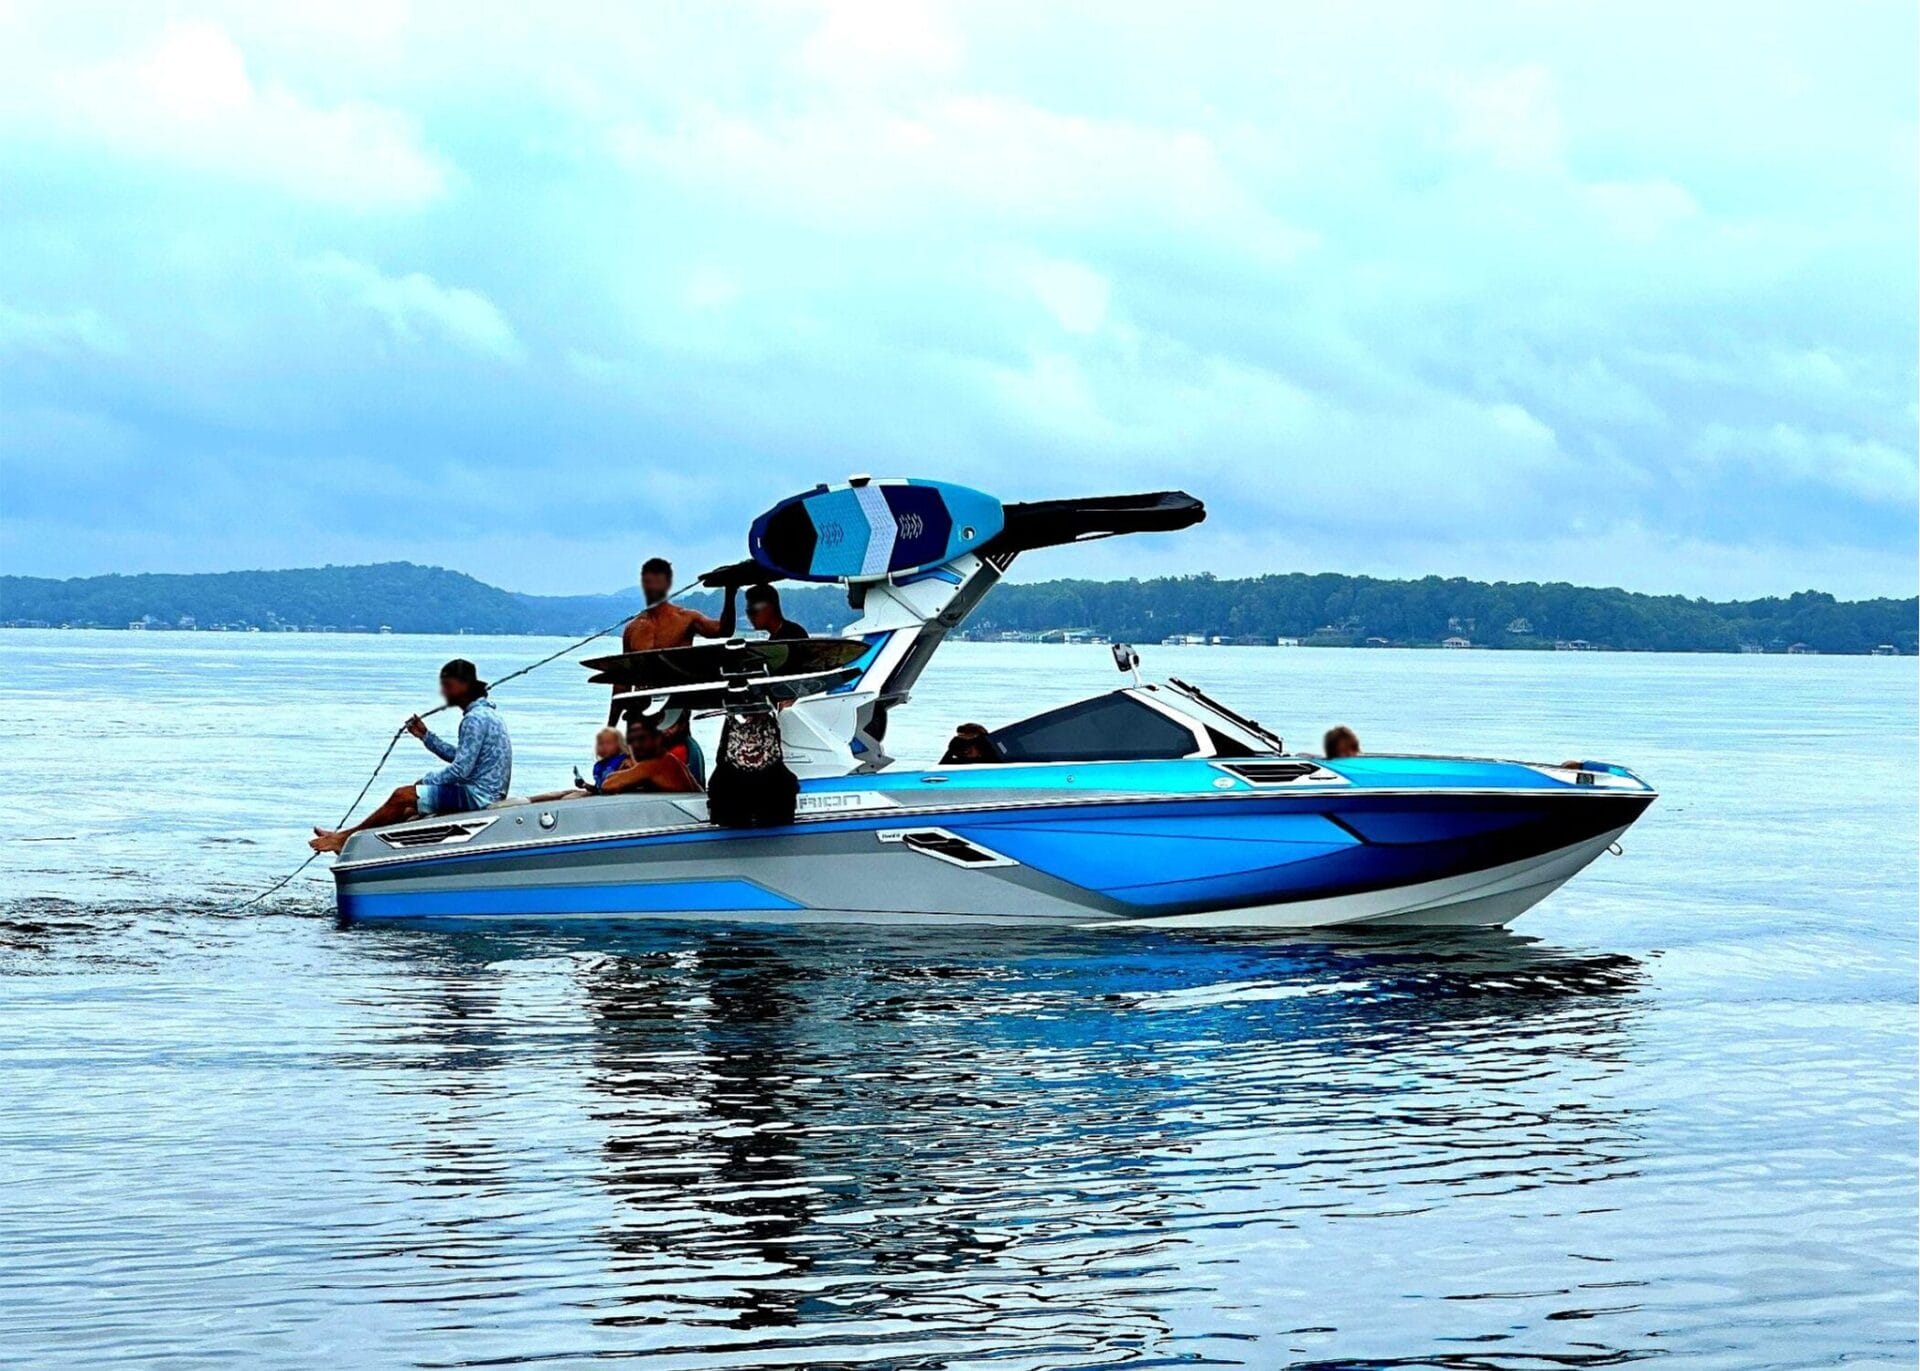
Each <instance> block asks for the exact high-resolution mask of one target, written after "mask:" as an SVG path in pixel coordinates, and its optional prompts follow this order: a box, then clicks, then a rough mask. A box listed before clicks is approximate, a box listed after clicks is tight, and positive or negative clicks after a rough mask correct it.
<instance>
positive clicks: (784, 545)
mask: <svg viewBox="0 0 1920 1371" xmlns="http://www.w3.org/2000/svg"><path fill="white" fill-rule="evenodd" d="M1005 522H1006V516H1005V513H1004V511H1003V509H1002V507H1001V504H1000V502H999V501H998V500H996V499H994V498H993V496H991V495H987V494H984V493H983V492H981V491H977V490H972V489H970V488H968V487H966V486H958V485H953V484H950V483H949V482H946V481H920V480H904V479H892V480H875V479H873V478H871V477H865V476H856V477H854V478H853V479H852V480H851V481H849V482H848V483H847V484H845V485H838V486H818V487H816V488H814V489H813V490H810V491H808V492H806V493H805V494H804V495H794V496H791V497H789V498H787V499H785V500H782V501H781V502H780V503H779V504H777V505H775V506H774V507H773V508H772V509H770V510H768V511H767V512H766V513H765V514H762V515H761V516H760V517H759V518H758V519H755V520H754V521H753V528H752V530H751V531H750V532H749V533H748V535H747V548H748V551H750V552H751V553H752V554H753V559H754V560H755V561H756V562H758V563H760V565H762V566H764V567H766V568H767V569H768V570H769V571H770V572H773V573H774V574H776V575H780V576H786V577H789V578H791V579H793V580H797V581H878V580H883V579H885V578H886V577H888V576H900V575H907V574H911V573H913V572H917V571H924V570H927V569H928V568H931V567H936V566H939V565H940V564H941V563H942V562H947V561H951V560H952V559H953V558H955V557H958V556H960V555H961V554H962V553H966V552H972V551H975V550H976V549H978V548H980V547H982V546H984V545H985V544H986V543H987V542H988V541H989V540H990V539H992V538H993V537H994V536H995V535H997V534H998V533H999V532H1000V530H1001V529H1002V527H1004V526H1005Z"/></svg>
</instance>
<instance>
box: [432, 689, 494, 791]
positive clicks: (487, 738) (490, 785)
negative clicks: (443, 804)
mask: <svg viewBox="0 0 1920 1371" xmlns="http://www.w3.org/2000/svg"><path fill="white" fill-rule="evenodd" d="M420 741H422V742H423V743H425V744H426V745H427V750H428V751H429V752H431V753H432V754H433V755H434V756H436V757H438V758H439V759H440V760H441V761H443V762H445V763H447V765H446V766H443V767H441V768H440V769H439V770H438V771H429V772H428V773H427V774H426V775H424V776H422V777H421V778H420V783H421V784H422V785H463V786H465V787H466V788H467V790H468V792H469V793H470V794H471V795H472V796H473V799H474V803H475V804H481V805H490V804H492V803H493V802H494V801H495V800H499V799H503V798H505V796H506V793H507V787H508V786H510V785H511V784H513V743H512V742H511V741H510V740H509V739H508V738H507V725H506V722H505V721H504V720H503V719H501V717H500V711H499V710H497V709H495V708H494V707H493V701H492V700H489V699H488V698H487V697H486V696H484V695H483V696H481V697H480V698H479V699H477V700H475V701H474V702H473V703H472V704H470V705H468V706H466V708H465V710H464V711H463V717H462V718H461V720H460V743H459V746H457V747H456V746H454V745H453V744H452V743H449V742H448V741H447V740H446V739H445V738H442V737H441V736H440V735H439V734H438V733H434V732H431V731H429V732H428V734H427V736H426V737H425V738H422V739H421V740H420Z"/></svg>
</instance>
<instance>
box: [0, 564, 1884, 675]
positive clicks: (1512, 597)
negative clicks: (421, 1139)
mask: <svg viewBox="0 0 1920 1371" xmlns="http://www.w3.org/2000/svg"><path fill="white" fill-rule="evenodd" d="M785 594H786V598H787V607H788V612H789V614H790V615H791V616H792V617H794V618H796V619H798V620H800V621H801V622H803V623H805V624H807V625H808V626H809V627H810V628H812V629H813V630H814V631H816V632H829V631H833V630H837V629H838V628H840V627H842V626H843V625H844V624H845V623H847V622H848V621H849V620H850V619H851V618H852V615H851V613H850V612H849V611H848V609H847V606H846V601H845V597H844V596H843V595H842V594H840V593H839V592H837V591H836V590H834V589H833V588H830V587H818V586H797V587H791V588H789V589H787V590H786V592H785ZM706 599H707V600H708V602H709V603H711V596H708V597H706ZM637 603H638V595H637V592H631V591H629V592H626V593H622V594H615V595H579V596H540V595H520V594H515V593H513V592H511V591H506V590H501V589H499V588H497V587H495V586H490V585H487V584H485V583H484V582H482V581H478V580H475V579H474V578H473V577H471V576H467V575H465V574H463V573H460V572H456V571H448V570H445V569H444V568H440V567H423V566H416V565H414V564H412V563H408V562H388V563H382V564H378V565H373V566H353V567H338V566H328V567H315V568H307V569H301V570H290V571H232V572H219V573H211V574H205V575H141V576H92V577H84V578H77V579H72V580H49V579H44V578H39V577H29V576H0V621H3V622H5V623H6V624H9V625H11V626H15V627H49V628H55V627H63V626H71V627H97V628H123V629H124V628H127V627H129V626H130V625H134V624H140V625H143V626H145V627H146V628H149V629H160V628H167V629H179V628H185V627H192V628H195V629H200V630H208V629H218V628H226V629H229V630H240V631H244V630H247V629H259V630H261V631H269V632H271V631H277V630H287V629H303V630H326V629H331V630H334V631H343V632H344V631H360V632H378V631H380V630H382V629H385V630H388V631H391V632H395V633H459V632H463V631H464V632H469V633H551V634H578V633H586V632H589V631H591V630H592V629H595V628H598V627H601V626H602V625H604V624H606V623H609V622H611V621H612V620H614V619H616V618H618V617H619V616H620V615H621V614H623V613H630V612H632V610H633V609H634V608H635V607H637ZM1917 621H1920V600H1916V599H1914V598H1908V599H1899V600H1896V599H1875V600H1854V601H1843V600H1837V599H1835V598H1834V597H1833V596H1831V595H1828V594H1825V593H1823V592H1819V591H1811V590H1809V591H1801V592H1799V593H1797V594H1794V595H1789V596H1785V597H1769V598H1765V599H1758V600H1735V601H1724V602H1716V601H1709V600H1704V599H1689V598H1687V597H1685V596H1679V595H1643V594H1638V593H1635V592H1631V591H1625V590H1618V589H1599V588H1592V587H1584V586H1573V585H1566V584H1562V583H1546V584H1541V583H1535V582H1492V583H1489V582H1484V581H1470V580H1465V579H1460V578H1449V579H1443V578H1441V577H1438V576H1429V577H1425V578H1423V579H1420V580H1412V581H1393V580H1381V579H1377V578H1374V577H1371V576H1345V575H1338V574H1334V573H1331V572H1325V573H1319V574H1306V573H1289V574H1284V575H1271V576H1254V577H1242V578H1226V577H1215V576H1210V575H1200V576H1177V577H1161V578H1156V579H1153V580H1127V581H1042V582H1035V583H1031V584H1010V585H1005V586H1001V587H1000V588H999V589H997V590H996V591H995V592H994V593H993V595H992V596H991V597H989V598H988V599H987V601H986V602H985V603H984V604H983V605H982V606H981V609H980V611H979V613H978V614H977V615H976V616H975V617H974V619H973V620H971V621H970V622H969V624H968V628H969V630H970V631H971V632H972V633H973V634H974V635H975V636H1011V637H1032V636H1037V635H1042V634H1058V633H1060V632H1061V631H1063V630H1080V631H1084V632H1089V633H1092V634H1096V635H1099V636H1101V637H1106V638H1112V639H1125V640H1131V641H1135V642H1158V641H1160V640H1162V639H1164V638H1169V637H1184V636H1188V635H1197V636H1200V637H1203V638H1206V639H1208V640H1214V639H1218V640H1222V641H1243V642H1264V643H1274V642H1276V641H1278V640H1279V639H1282V638H1289V639H1297V640H1298V641H1300V642H1301V643H1303V644H1308V645H1315V644H1325V645H1347V644H1353V645H1362V644H1367V643H1372V644H1374V645H1382V644H1386V645H1395V646H1436V645H1439V644H1441V643H1443V642H1444V641H1446V640H1447V639H1449V638H1453V639H1457V640H1462V641H1465V642H1468V643H1471V644H1472V645H1473V646H1474V647H1494V648H1509V649H1511V648H1541V647H1553V646H1555V645H1556V644H1572V643H1579V644H1581V645H1583V646H1591V647H1594V648H1597V649H1613V650H1618V651H1665V652H1738V651H1741V650H1743V649H1744V650H1747V651H1754V650H1762V651H1787V650H1789V649H1791V648H1794V647H1799V648H1801V649H1803V650H1812V651H1818V652H1823V653H1864V652H1871V651H1873V650H1875V649H1876V648H1878V647H1881V646H1882V645H1883V644H1884V645H1891V646H1893V647H1895V648H1896V649H1897V650H1899V651H1900V652H1902V653H1911V652H1913V651H1914V650H1915V644H1916V637H1917V636H1920V632H1917V630H1920V623H1917ZM1456 645H1458V644H1457V643H1456Z"/></svg>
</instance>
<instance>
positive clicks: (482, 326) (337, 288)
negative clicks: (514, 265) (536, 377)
mask: <svg viewBox="0 0 1920 1371" xmlns="http://www.w3.org/2000/svg"><path fill="white" fill-rule="evenodd" d="M305 273H306V275H307V277H308V279H309V280H311V281H312V282H313V283H314V285H315V287H316V288H317V290H318V292H319V295H320V297H321V298H322V299H323V300H324V301H326V302H328V303H329V304H336V305H345V306H347V307H349V308H351V309H358V310H363V311H365V312H366V313H367V314H369V315H372V316H373V317H375V318H377V319H378V320H379V321H380V322H381V323H382V324H383V325H384V326H385V328H386V332H387V334H388V336H389V337H391V338H392V339H393V340H394V341H395V342H398V343H402V344H407V345H418V344H420V343H423V342H425V341H427V340H429V339H434V338H437V339H440V340H442V341H445V342H448V343H451V344H453V345H454V346H455V347H458V348H461V349H463V350H464V351H466V352H470V353H472V354H474V355H475V356H477V357H487V358H491V359H493V360H495V361H501V362H519V361H522V360H524V358H525V356H526V349H525V348H523V347H522V346H521V345H520V340H519V339H518V338H517V337H516V336H515V335H514V332H513V326H512V325H511V324H509V323H508V322H507V321H506V319H505V317H503V316H502V315H501V313H500V311H499V310H498V309H496V308H495V307H494V304H493V302H492V301H491V300H489V299H487V297H486V296H484V295H482V294H480V293H479V292H478V291H474V290H468V289H466V288H464V287H461V286H443V285H441V284H440V283H439V282H438V281H436V280H434V279H433V278H432V277H431V276H428V275H427V274H425V273H424V272H418V271H414V272H409V273H407V274H406V275H405V276H387V275H384V274H383V273H381V272H380V271H379V270H378V269H377V268H374V267H370V266H368V265H367V264H366V263H364V262H356V261H354V260H353V259H352V258H350V257H345V256H342V255H341V254H340V253H337V252H328V253H322V254H321V255H320V256H318V257H315V258H313V259H312V260H311V261H309V262H307V263H306V265H305Z"/></svg>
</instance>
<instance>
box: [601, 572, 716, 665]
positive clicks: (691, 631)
mask: <svg viewBox="0 0 1920 1371" xmlns="http://www.w3.org/2000/svg"><path fill="white" fill-rule="evenodd" d="M735 589H736V587H734V586H728V587H727V588H726V590H727V598H726V607H725V608H724V609H722V610H721V611H720V617H719V618H718V619H710V618H708V617H707V616H706V615H704V614H702V613H700V612H699V611H698V610H692V609H685V608H683V607H681V606H680V605H676V604H675V603H673V601H671V600H669V599H668V598H667V595H668V594H669V592H671V591H672V590H673V565H672V563H670V562H668V561H667V559H666V558H664V557H650V558H648V559H647V563H646V565H645V566H643V567H641V568H640V592H641V594H643V595H645V596H646V597H647V607H646V608H645V609H643V610H641V611H640V612H639V613H638V614H636V615H634V616H633V618H632V619H631V620H630V621H629V622H628V623H627V629H626V632H625V633H623V634H621V636H620V650H621V651H622V652H646V651H648V650H649V649H651V648H656V647H689V646H691V645H692V643H693V640H694V639H695V638H696V637H699V638H731V637H732V636H733V597H734V592H735Z"/></svg>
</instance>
